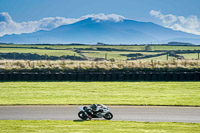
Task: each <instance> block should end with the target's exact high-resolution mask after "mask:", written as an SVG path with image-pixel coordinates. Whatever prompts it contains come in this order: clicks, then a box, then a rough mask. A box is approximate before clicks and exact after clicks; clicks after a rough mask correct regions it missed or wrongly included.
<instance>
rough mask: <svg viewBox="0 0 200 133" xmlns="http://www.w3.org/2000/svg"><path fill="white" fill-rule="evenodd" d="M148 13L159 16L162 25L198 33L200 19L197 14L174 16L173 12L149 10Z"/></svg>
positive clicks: (199, 32) (199, 31) (199, 33)
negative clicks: (165, 12) (164, 12)
mask: <svg viewBox="0 0 200 133" xmlns="http://www.w3.org/2000/svg"><path fill="white" fill-rule="evenodd" d="M150 14H151V15H152V16H154V17H156V18H159V19H160V20H161V21H162V23H163V26H165V27H167V28H171V29H173V30H178V31H183V32H188V33H192V34H197V35H200V20H199V19H198V17H197V16H194V15H191V16H189V17H184V16H176V15H173V14H167V15H165V14H162V13H161V12H160V11H155V10H151V11H150Z"/></svg>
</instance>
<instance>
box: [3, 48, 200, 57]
mask: <svg viewBox="0 0 200 133" xmlns="http://www.w3.org/2000/svg"><path fill="white" fill-rule="evenodd" d="M145 47H146V46H145V45H130V46H129V45H126V46H123V45H59V44H58V45H23V44H9V45H8V44H7V45H6V44H0V53H32V54H38V55H48V56H57V57H60V56H74V55H75V56H77V57H80V56H81V57H82V58H83V59H96V58H97V59H98V58H101V59H102V58H103V59H105V60H110V59H115V60H137V59H140V58H141V57H142V58H141V59H142V60H172V59H176V58H177V57H173V56H172V55H170V56H169V58H167V57H166V55H161V56H156V54H161V53H163V52H170V51H180V50H184V51H187V50H190V51H193V52H192V54H191V53H183V54H184V55H183V57H185V59H198V57H197V53H198V52H197V51H196V50H200V46H166V45H163V46H161V45H157V46H156V45H153V46H150V48H151V50H150V51H146V50H145ZM195 52H196V53H195ZM149 55H151V56H153V57H149ZM178 55H179V54H178ZM154 56H155V57H154ZM0 58H1V56H0Z"/></svg>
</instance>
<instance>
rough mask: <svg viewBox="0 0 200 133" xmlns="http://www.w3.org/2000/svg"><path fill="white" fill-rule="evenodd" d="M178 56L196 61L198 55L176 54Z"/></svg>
mask: <svg viewBox="0 0 200 133" xmlns="http://www.w3.org/2000/svg"><path fill="white" fill-rule="evenodd" d="M178 55H180V56H183V57H184V59H190V60H191V59H198V53H191V54H189V53H188V54H178Z"/></svg>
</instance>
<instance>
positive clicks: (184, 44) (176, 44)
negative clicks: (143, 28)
mask: <svg viewBox="0 0 200 133" xmlns="http://www.w3.org/2000/svg"><path fill="white" fill-rule="evenodd" d="M168 45H171V46H193V45H194V44H192V43H187V42H168Z"/></svg>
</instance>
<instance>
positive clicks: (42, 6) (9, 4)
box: [0, 0, 200, 23]
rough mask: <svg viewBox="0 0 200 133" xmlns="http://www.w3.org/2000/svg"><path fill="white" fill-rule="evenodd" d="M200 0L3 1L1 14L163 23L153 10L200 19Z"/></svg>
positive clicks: (25, 18)
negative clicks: (116, 17)
mask: <svg viewBox="0 0 200 133" xmlns="http://www.w3.org/2000/svg"><path fill="white" fill-rule="evenodd" d="M199 7H200V0H0V12H8V13H9V14H10V16H12V18H13V20H15V21H16V22H23V21H30V20H39V19H42V18H44V17H56V16H60V17H70V18H78V17H81V16H83V15H87V14H96V13H105V14H111V13H114V14H119V15H122V16H125V17H128V18H132V19H135V20H138V21H152V22H157V23H159V21H158V20H157V19H155V18H154V17H152V16H151V15H149V11H150V10H159V11H161V12H162V13H165V14H174V15H178V16H185V17H186V16H189V15H196V16H198V17H200V8H199Z"/></svg>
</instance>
